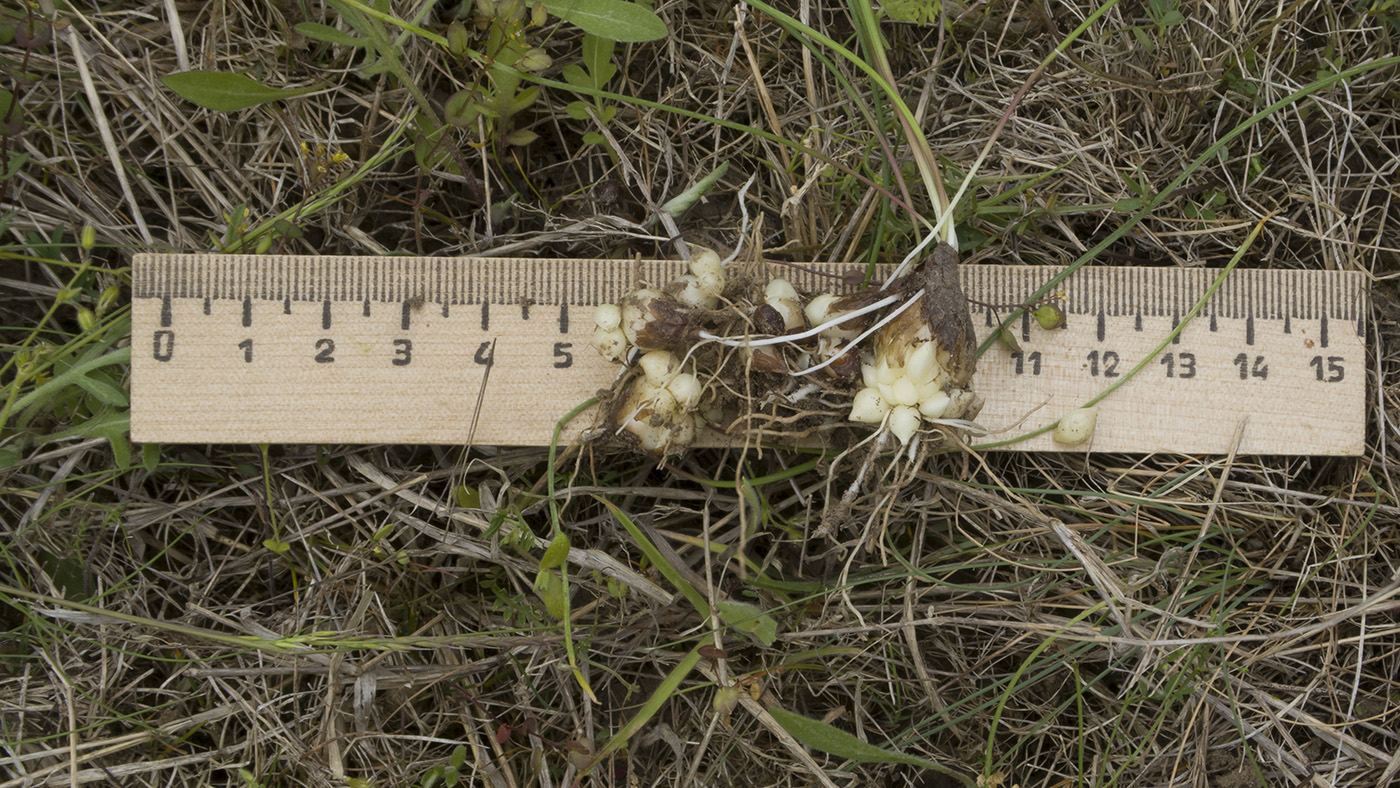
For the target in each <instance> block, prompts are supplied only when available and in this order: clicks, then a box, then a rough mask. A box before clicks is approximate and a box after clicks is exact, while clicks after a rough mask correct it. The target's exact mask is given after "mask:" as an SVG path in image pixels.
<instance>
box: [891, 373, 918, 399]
mask: <svg viewBox="0 0 1400 788" xmlns="http://www.w3.org/2000/svg"><path fill="white" fill-rule="evenodd" d="M890 402H892V403H894V404H895V405H909V406H913V405H917V404H919V390H918V389H917V388H915V387H914V383H913V381H911V380H909V378H900V379H899V380H896V381H895V382H894V383H893V384H892V385H891V386H890Z"/></svg>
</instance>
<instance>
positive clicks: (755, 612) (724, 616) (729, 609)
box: [715, 600, 778, 646]
mask: <svg viewBox="0 0 1400 788" xmlns="http://www.w3.org/2000/svg"><path fill="white" fill-rule="evenodd" d="M715 604H716V607H718V608H719V617H720V620H721V621H723V622H724V623H726V624H728V625H729V626H731V627H734V628H735V629H737V630H739V631H740V632H745V633H747V634H750V635H753V636H754V637H755V638H757V639H758V642H760V643H762V644H763V645H765V646H771V645H773V641H775V640H777V639H778V622H777V620H776V619H774V618H773V617H772V616H770V615H768V614H767V613H765V612H763V609H762V608H760V607H758V606H757V605H750V604H749V603H747V602H735V601H733V600H721V601H719V602H717V603H715Z"/></svg>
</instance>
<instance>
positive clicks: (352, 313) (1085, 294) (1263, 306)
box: [131, 255, 1366, 455]
mask: <svg viewBox="0 0 1400 788" xmlns="http://www.w3.org/2000/svg"><path fill="white" fill-rule="evenodd" d="M818 268H819V269H823V270H828V271H833V272H840V271H844V270H848V267H844V266H835V265H819V266H818ZM682 270H683V268H682V266H681V264H679V263H675V262H673V261H644V262H633V261H600V260H506V259H470V258H452V259H430V258H330V257H301V258H298V257H251V256H218V255H138V256H137V258H136V260H135V263H134V272H133V283H134V288H133V289H134V295H133V300H132V320H133V322H132V325H133V329H132V345H133V347H132V359H133V362H132V409H131V415H132V438H133V440H136V441H140V442H165V443H218V442H230V443H255V442H268V443H437V444H462V443H467V442H469V441H473V442H476V443H480V444H500V445H541V444H544V443H547V442H548V440H549V436H550V433H551V432H552V430H553V428H554V425H555V422H556V421H557V420H558V419H559V418H560V417H561V416H562V415H563V414H564V413H566V412H568V411H569V410H570V409H572V408H573V407H574V406H576V405H577V404H578V403H580V402H581V401H583V400H585V399H586V398H588V397H589V396H591V395H592V394H593V393H594V392H595V391H597V390H598V389H600V388H606V387H607V386H608V385H609V384H610V382H611V381H612V379H613V377H614V376H615V375H616V374H617V371H618V368H617V367H616V366H614V365H612V364H610V363H608V362H605V361H604V360H603V359H601V358H600V357H598V355H597V353H596V352H595V351H594V350H593V349H592V348H591V347H589V337H590V336H591V333H592V306H593V305H594V304H596V303H600V302H604V301H616V300H617V299H618V298H620V296H621V295H622V294H623V293H624V292H626V291H627V290H629V289H631V288H633V287H636V286H638V285H639V284H640V283H642V282H647V283H661V282H665V281H669V279H671V278H672V277H674V276H675V275H676V274H678V273H680V272H681V271H682ZM1055 273H1057V270H1056V269H1051V268H1039V267H1023V266H977V267H970V266H962V267H961V279H962V285H963V287H964V289H965V290H966V291H967V293H968V295H969V297H971V298H973V299H976V300H978V301H982V302H987V303H1010V302H1018V301H1020V300H1022V299H1024V298H1025V297H1026V296H1027V295H1029V294H1030V293H1031V292H1032V291H1034V290H1035V289H1036V288H1037V287H1038V286H1039V285H1040V284H1042V283H1044V282H1045V281H1047V280H1048V279H1049V278H1050V277H1051V276H1053V275H1054V274H1055ZM1217 274H1218V271H1213V270H1209V269H1179V268H1095V269H1087V270H1082V271H1080V272H1077V273H1076V274H1075V275H1074V276H1072V277H1070V278H1069V279H1068V280H1066V281H1065V282H1064V283H1063V284H1062V285H1061V286H1060V287H1061V289H1063V291H1064V294H1065V301H1064V303H1063V306H1064V308H1065V311H1066V312H1067V314H1068V316H1069V321H1068V325H1067V326H1066V327H1065V328H1062V329H1057V330H1053V331H1045V330H1042V329H1040V328H1039V327H1035V326H1034V325H1033V324H1032V322H1031V321H1029V320H1026V321H1023V322H1022V323H1020V324H1018V325H1017V326H1015V327H1014V328H1015V332H1016V333H1017V335H1018V337H1019V339H1020V342H1021V345H1022V353H1021V354H1020V355H1019V356H1015V355H1013V354H1012V353H1010V352H1008V351H1007V350H1006V349H1005V348H1003V347H1001V346H999V345H998V346H993V347H992V348H991V349H990V350H989V351H988V352H987V353H986V354H985V355H984V356H983V357H982V359H981V361H980V362H979V364H978V369H977V376H976V387H977V389H978V391H979V392H981V393H982V394H983V395H984V396H985V397H986V399H987V406H986V407H985V408H984V409H983V411H982V414H981V416H980V417H979V419H978V421H979V423H981V424H982V425H984V426H986V427H988V428H989V429H992V430H994V431H997V434H994V435H992V436H989V437H988V439H987V440H989V441H992V440H1005V439H1008V438H1012V437H1015V436H1018V435H1022V434H1024V433H1028V432H1033V431H1035V430H1037V429H1039V428H1041V427H1042V426H1044V425H1045V424H1047V423H1050V422H1052V421H1053V420H1055V419H1056V418H1058V417H1059V416H1060V415H1061V414H1063V413H1065V412H1067V411H1069V410H1071V409H1073V408H1075V407H1078V406H1079V405H1080V404H1082V403H1084V402H1086V401H1088V400H1089V399H1090V398H1092V397H1093V396H1095V395H1096V394H1098V393H1099V392H1101V391H1102V390H1104V389H1105V388H1106V387H1108V386H1109V385H1111V384H1113V383H1114V382H1117V381H1118V380H1119V379H1121V377H1122V376H1124V375H1125V374H1126V373H1127V372H1128V371H1129V370H1130V369H1131V368H1132V367H1133V366H1134V365H1135V364H1136V363H1137V362H1138V361H1140V360H1142V359H1143V358H1145V357H1146V356H1148V355H1149V354H1153V350H1154V349H1155V348H1156V347H1157V345H1158V344H1159V343H1161V342H1162V341H1163V339H1164V338H1165V337H1167V336H1168V334H1169V332H1170V331H1171V330H1172V328H1173V326H1175V325H1176V324H1177V322H1179V321H1180V320H1181V318H1182V317H1183V316H1184V315H1186V314H1187V313H1188V312H1189V311H1190V309H1191V308H1192V306H1193V305H1195V304H1196V302H1197V301H1199V300H1200V298H1201V297H1202V295H1203V294H1204V293H1206V292H1207V289H1208V288H1209V286H1210V283H1211V282H1212V281H1213V280H1214V279H1215V277H1216V275H1217ZM782 275H784V276H787V277H788V278H790V279H791V280H792V281H793V282H794V284H796V285H797V286H798V288H799V289H803V290H815V289H816V288H818V287H828V286H829V284H828V282H829V281H830V280H818V279H816V278H815V277H811V276H809V275H807V274H804V273H802V272H798V271H791V270H785V271H783V272H782ZM1365 314H1366V312H1365V303H1364V287H1363V282H1362V280H1361V278H1360V277H1359V276H1358V275H1353V274H1346V273H1338V272H1320V271H1251V270H1243V271H1236V272H1234V273H1233V274H1232V275H1231V276H1230V278H1229V279H1228V280H1226V282H1225V283H1224V285H1223V286H1222V287H1221V288H1220V290H1219V292H1217V293H1216V295H1215V296H1214V297H1213V298H1212V299H1211V300H1210V301H1209V302H1207V303H1206V304H1205V308H1204V309H1203V310H1202V311H1201V313H1200V315H1199V317H1197V318H1196V319H1195V320H1194V321H1192V322H1191V323H1190V324H1189V325H1187V326H1186V327H1185V328H1184V330H1183V331H1182V334H1181V336H1180V337H1179V338H1178V340H1177V341H1176V342H1175V343H1171V344H1169V345H1168V347H1167V348H1166V349H1165V350H1164V351H1163V352H1162V353H1157V354H1153V358H1152V359H1151V361H1150V363H1148V364H1147V365H1146V366H1145V367H1144V368H1143V369H1142V370H1141V372H1139V373H1138V374H1137V375H1136V376H1134V377H1133V378H1132V379H1131V380H1129V381H1128V382H1127V383H1126V384H1125V385H1124V386H1122V387H1121V388H1120V389H1118V390H1117V391H1115V392H1114V393H1113V394H1112V395H1110V396H1109V397H1108V398H1107V399H1106V400H1105V401H1104V402H1103V403H1101V405H1100V406H1099V407H1100V411H1099V422H1098V425H1099V426H1098V429H1097V431H1096V433H1095V436H1094V438H1093V441H1092V443H1091V444H1089V445H1087V446H1080V447H1075V448H1074V449H1072V450H1073V451H1086V450H1091V451H1100V452H1101V451H1112V452H1159V451H1171V452H1186V453H1224V452H1227V451H1228V450H1229V449H1230V445H1229V444H1230V442H1231V438H1232V436H1233V435H1234V433H1235V431H1236V427H1237V425H1238V424H1240V423H1241V422H1242V421H1246V422H1247V423H1246V426H1245V429H1244V433H1243V439H1242V443H1241V446H1240V450H1241V451H1243V452H1245V453H1253V454H1261V453H1262V454H1294V455H1298V454H1319V455H1354V454H1360V453H1361V451H1362V449H1363V445H1364V438H1365V412H1364V408H1365V379H1366V374H1365V350H1364V344H1363V341H1362V340H1363V335H1362V331H1363V328H1364V324H1363V320H1364V315H1365ZM992 323H993V320H992V316H991V314H990V313H989V312H988V311H987V310H984V309H982V308H980V307H975V308H974V309H973V324H974V329H975V330H976V331H977V334H978V338H979V340H980V339H982V338H984V337H985V336H986V335H987V334H988V333H989V332H990V331H991V330H992V329H991V325H992ZM330 343H333V345H334V347H333V349H332V348H331V344H330ZM405 343H407V344H405ZM492 343H494V347H495V350H494V355H493V356H489V355H488V354H489V349H490V347H491V346H492ZM318 357H319V359H320V360H319V361H318ZM249 358H251V361H249V360H248V359H249ZM487 361H489V362H490V363H483V362H487ZM395 362H398V363H395ZM405 362H406V363H405ZM488 369H489V375H488ZM1018 370H1019V374H1018ZM1242 374H1243V377H1242ZM483 384H484V388H483ZM478 399H479V401H480V412H479V413H477V412H476V411H477V403H478ZM590 423H591V419H590V418H589V417H588V416H587V415H585V416H584V417H582V418H581V419H579V420H577V422H576V424H575V425H574V426H573V428H572V429H571V430H570V431H569V432H568V433H566V437H567V436H570V435H573V434H577V432H578V431H579V430H580V429H583V428H586V427H588V426H589V425H590ZM473 424H475V425H476V426H475V432H474V433H473V431H472V425H473ZM1012 448H1015V449H1018V450H1069V449H1066V448H1065V447H1061V446H1059V445H1058V444H1055V443H1054V442H1053V441H1052V440H1051V439H1050V437H1049V436H1048V435H1042V436H1040V437H1036V438H1033V439H1031V440H1028V441H1024V442H1021V443H1018V444H1016V445H1015V446H1014V447H1012Z"/></svg>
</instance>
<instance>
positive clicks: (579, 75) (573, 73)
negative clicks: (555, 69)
mask: <svg viewBox="0 0 1400 788" xmlns="http://www.w3.org/2000/svg"><path fill="white" fill-rule="evenodd" d="M559 73H560V74H562V75H563V77H564V81H565V82H567V83H569V84H570V85H573V86H574V87H579V88H593V87H597V85H594V84H593V79H592V78H591V77H589V76H588V72H587V71H584V70H583V69H582V68H580V67H579V66H576V65H574V64H573V63H570V64H569V65H567V66H564V69H563V70H562V71H561V72H559Z"/></svg>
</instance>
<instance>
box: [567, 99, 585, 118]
mask: <svg viewBox="0 0 1400 788" xmlns="http://www.w3.org/2000/svg"><path fill="white" fill-rule="evenodd" d="M564 114H565V115H568V116H569V117H571V118H573V119H574V120H588V106H587V105H586V104H584V103H583V102H582V101H570V102H569V103H568V104H565V105H564Z"/></svg>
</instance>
